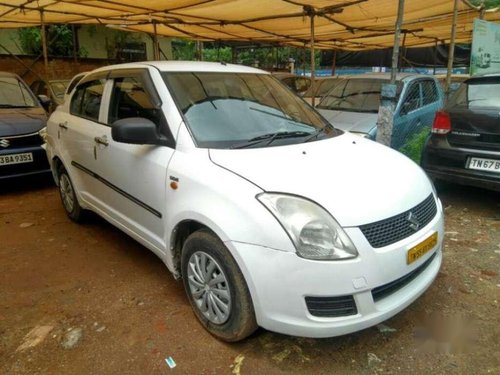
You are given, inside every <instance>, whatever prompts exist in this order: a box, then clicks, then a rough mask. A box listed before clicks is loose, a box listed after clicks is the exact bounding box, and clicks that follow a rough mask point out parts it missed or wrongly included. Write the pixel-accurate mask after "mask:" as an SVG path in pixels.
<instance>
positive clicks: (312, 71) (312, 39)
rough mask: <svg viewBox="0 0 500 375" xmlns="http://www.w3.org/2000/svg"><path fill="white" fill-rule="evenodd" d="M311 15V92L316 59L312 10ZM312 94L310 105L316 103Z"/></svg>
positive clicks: (314, 76) (312, 90)
mask: <svg viewBox="0 0 500 375" xmlns="http://www.w3.org/2000/svg"><path fill="white" fill-rule="evenodd" d="M310 17H311V92H314V86H315V85H314V80H315V78H316V66H315V65H316V61H315V60H316V59H315V53H314V12H313V13H311V14H310ZM315 99H316V98H315V97H314V95H313V96H312V106H313V107H314V106H315V105H316V103H315V101H316V100H315Z"/></svg>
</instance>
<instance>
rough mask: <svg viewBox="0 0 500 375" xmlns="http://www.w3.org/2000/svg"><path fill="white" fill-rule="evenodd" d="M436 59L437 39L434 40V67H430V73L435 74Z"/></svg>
mask: <svg viewBox="0 0 500 375" xmlns="http://www.w3.org/2000/svg"><path fill="white" fill-rule="evenodd" d="M437 59H438V40H437V39H436V41H435V42H434V67H433V68H432V74H433V75H436V65H437Z"/></svg>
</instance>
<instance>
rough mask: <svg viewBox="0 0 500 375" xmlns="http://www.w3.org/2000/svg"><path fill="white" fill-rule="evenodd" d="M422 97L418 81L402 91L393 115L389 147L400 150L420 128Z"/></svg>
mask: <svg viewBox="0 0 500 375" xmlns="http://www.w3.org/2000/svg"><path fill="white" fill-rule="evenodd" d="M421 109H422V95H421V87H420V81H412V82H410V83H409V84H408V85H407V86H406V90H403V92H402V95H401V99H400V102H399V104H398V106H397V108H396V112H395V115H394V123H393V130H392V141H391V147H392V148H395V149H400V148H401V147H403V146H404V145H405V144H407V143H408V142H409V141H410V139H411V136H412V135H413V134H414V133H415V130H416V129H417V128H419V127H420V126H421V120H420V115H421Z"/></svg>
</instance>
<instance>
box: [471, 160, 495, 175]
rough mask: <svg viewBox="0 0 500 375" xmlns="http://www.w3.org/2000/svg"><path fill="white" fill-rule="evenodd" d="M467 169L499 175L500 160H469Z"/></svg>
mask: <svg viewBox="0 0 500 375" xmlns="http://www.w3.org/2000/svg"><path fill="white" fill-rule="evenodd" d="M468 168H469V169H477V170H480V171H491V172H497V173H500V160H495V159H484V158H470V159H469V165H468Z"/></svg>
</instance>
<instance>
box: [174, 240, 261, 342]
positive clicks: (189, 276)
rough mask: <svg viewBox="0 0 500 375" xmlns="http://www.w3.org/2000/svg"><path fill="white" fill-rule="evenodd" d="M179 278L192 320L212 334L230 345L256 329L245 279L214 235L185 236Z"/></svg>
mask: <svg viewBox="0 0 500 375" xmlns="http://www.w3.org/2000/svg"><path fill="white" fill-rule="evenodd" d="M182 276H183V281H184V288H185V290H186V293H187V295H188V299H189V302H190V303H191V306H192V308H193V310H194V313H195V315H196V317H197V318H198V320H199V321H200V322H201V323H202V324H203V326H204V327H205V328H206V329H207V330H208V331H209V332H210V333H211V334H212V335H214V336H215V337H217V338H219V339H221V340H223V341H228V342H234V341H239V340H242V339H244V338H246V337H247V336H249V335H251V334H252V333H253V332H254V331H255V330H256V329H257V322H256V320H255V312H254V308H253V304H252V299H251V297H250V292H249V291H248V287H247V284H246V282H245V279H244V278H243V275H242V273H241V271H240V269H239V267H238V265H237V264H236V261H235V260H234V258H233V257H232V256H231V254H230V253H229V251H228V250H227V248H226V247H225V246H224V244H223V243H222V242H221V241H220V239H219V238H217V237H216V236H215V235H214V234H212V233H211V232H209V231H207V230H199V231H197V232H194V233H193V234H191V235H190V236H189V237H188V239H187V240H186V242H185V243H184V246H183V249H182Z"/></svg>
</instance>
